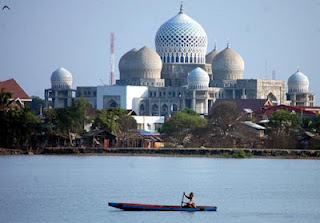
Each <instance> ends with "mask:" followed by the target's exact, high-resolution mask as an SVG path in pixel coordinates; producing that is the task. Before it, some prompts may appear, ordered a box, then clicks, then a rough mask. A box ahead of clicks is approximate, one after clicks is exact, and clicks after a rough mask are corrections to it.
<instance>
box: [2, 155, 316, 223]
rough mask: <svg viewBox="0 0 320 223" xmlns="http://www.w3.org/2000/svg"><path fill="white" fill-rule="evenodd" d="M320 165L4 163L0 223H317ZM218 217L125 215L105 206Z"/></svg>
mask: <svg viewBox="0 0 320 223" xmlns="http://www.w3.org/2000/svg"><path fill="white" fill-rule="evenodd" d="M319 173H320V160H287V159H216V158H189V157H188V158H183V157H138V156H1V157H0V219H1V220H0V222H77V223H78V222H148V223H152V222H164V223H169V222H208V223H209V222H210V223H211V222H216V223H220V222H221V223H223V222H228V223H234V222H245V223H249V222H255V223H259V222H266V223H267V222H268V223H270V222H277V223H281V222H288V223H289V222H290V223H293V222H297V223H298V222H299V223H302V222H308V223H312V222H317V223H318V222H320V177H319V176H320V175H319ZM183 191H185V192H188V193H189V192H191V191H192V192H194V194H195V201H196V203H197V204H198V205H216V206H217V207H218V211H217V212H194V213H188V212H125V211H121V210H117V209H114V208H111V207H108V205H107V204H108V202H135V203H152V204H172V205H174V204H175V205H180V202H181V198H182V193H183Z"/></svg>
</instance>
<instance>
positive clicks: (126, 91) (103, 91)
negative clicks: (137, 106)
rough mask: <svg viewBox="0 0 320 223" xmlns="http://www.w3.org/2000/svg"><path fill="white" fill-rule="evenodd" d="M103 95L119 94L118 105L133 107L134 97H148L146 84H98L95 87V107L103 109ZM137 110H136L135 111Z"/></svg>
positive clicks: (127, 107) (126, 107)
mask: <svg viewBox="0 0 320 223" xmlns="http://www.w3.org/2000/svg"><path fill="white" fill-rule="evenodd" d="M103 96H120V107H121V108H124V109H133V107H134V106H133V100H134V98H145V97H148V87H146V86H120V85H113V86H98V87H97V108H98V109H103ZM136 112H138V111H136Z"/></svg>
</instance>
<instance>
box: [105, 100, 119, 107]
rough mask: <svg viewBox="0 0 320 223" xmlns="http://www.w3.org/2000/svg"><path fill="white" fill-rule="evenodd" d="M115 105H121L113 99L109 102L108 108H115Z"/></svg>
mask: <svg viewBox="0 0 320 223" xmlns="http://www.w3.org/2000/svg"><path fill="white" fill-rule="evenodd" d="M115 107H119V105H118V103H117V102H116V101H115V100H113V99H111V100H110V101H108V103H107V104H106V109H108V108H115Z"/></svg>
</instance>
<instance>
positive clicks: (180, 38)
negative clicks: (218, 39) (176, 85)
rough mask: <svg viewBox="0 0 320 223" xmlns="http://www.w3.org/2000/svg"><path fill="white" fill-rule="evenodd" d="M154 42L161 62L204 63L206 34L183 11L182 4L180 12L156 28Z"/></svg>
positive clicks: (206, 42)
mask: <svg viewBox="0 0 320 223" xmlns="http://www.w3.org/2000/svg"><path fill="white" fill-rule="evenodd" d="M155 44H156V50H157V53H158V54H159V55H160V56H161V58H162V61H163V63H193V64H204V63H205V54H206V51H207V45H208V40H207V34H206V32H205V30H204V29H203V28H202V26H201V25H200V24H199V23H198V22H196V21H195V20H193V19H192V18H190V17H189V16H188V15H186V14H185V13H184V12H183V6H182V5H181V8H180V12H179V13H178V14H177V15H176V16H174V17H172V18H171V19H170V20H168V21H167V22H165V23H164V24H163V25H162V26H161V27H160V28H159V29H158V31H157V34H156V38H155Z"/></svg>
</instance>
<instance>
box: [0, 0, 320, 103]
mask: <svg viewBox="0 0 320 223" xmlns="http://www.w3.org/2000/svg"><path fill="white" fill-rule="evenodd" d="M3 5H8V6H9V7H10V8H11V10H10V11H9V10H1V11H0V80H1V81H3V80H7V79H9V78H15V79H16V81H18V83H19V84H20V85H21V86H22V87H23V88H24V89H25V90H26V92H27V93H28V94H29V95H30V96H31V95H37V96H40V97H42V98H43V94H44V89H45V88H50V76H51V73H52V72H53V71H54V70H55V69H57V68H59V67H64V68H66V69H67V70H69V71H70V72H71V73H72V75H73V87H74V88H76V86H96V85H101V82H100V78H101V79H103V80H104V81H105V82H106V83H108V82H109V74H110V33H111V32H114V33H115V41H116V45H115V51H116V52H115V58H116V67H117V69H116V79H118V77H119V71H118V62H119V59H120V57H121V56H122V55H123V54H124V53H125V52H127V51H129V50H130V49H132V48H134V47H135V48H138V49H140V48H141V47H143V46H145V45H146V46H149V47H151V48H153V49H155V45H154V38H155V34H156V32H157V30H158V28H159V27H160V26H161V25H162V24H163V23H164V22H166V21H167V20H169V19H170V18H171V17H173V16H175V15H176V14H177V13H178V12H179V7H180V1H179V0H161V1H160V0H158V1H156V0H113V1H111V0H28V1H27V0H0V6H1V8H2V6H3ZM184 9H185V10H184V11H185V13H186V14H187V15H189V16H190V17H191V18H193V19H194V20H196V21H197V22H199V23H200V24H201V25H202V27H203V28H204V29H205V30H206V32H207V35H208V39H209V47H208V52H210V51H211V50H212V48H213V46H214V41H215V40H216V41H217V45H218V49H219V50H223V49H224V48H225V47H226V44H227V41H228V40H229V42H230V46H231V48H233V49H234V50H235V51H237V52H238V53H239V54H240V55H241V56H242V57H243V59H244V61H245V73H244V77H245V78H266V77H267V78H271V74H272V70H275V71H276V79H284V80H286V81H287V80H288V78H289V76H290V75H291V74H293V73H294V72H295V71H296V69H297V67H298V66H299V67H300V71H302V72H303V73H304V74H306V75H307V76H308V77H309V80H310V88H309V89H310V92H313V93H316V98H317V102H319V101H320V87H319V86H318V84H319V83H320V72H319V64H320V57H319V55H320V54H319V52H320V42H319V41H320V0H223V1H221V0H219V1H218V0H185V1H184ZM266 61H267V75H266V72H265V70H266V69H265V64H266ZM317 104H319V103H317Z"/></svg>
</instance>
